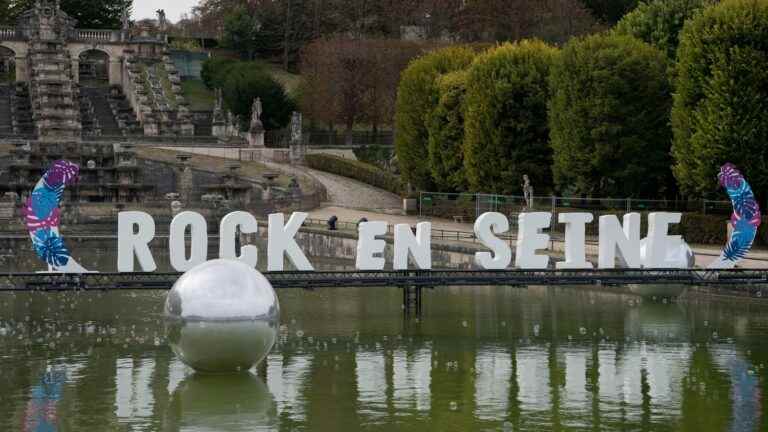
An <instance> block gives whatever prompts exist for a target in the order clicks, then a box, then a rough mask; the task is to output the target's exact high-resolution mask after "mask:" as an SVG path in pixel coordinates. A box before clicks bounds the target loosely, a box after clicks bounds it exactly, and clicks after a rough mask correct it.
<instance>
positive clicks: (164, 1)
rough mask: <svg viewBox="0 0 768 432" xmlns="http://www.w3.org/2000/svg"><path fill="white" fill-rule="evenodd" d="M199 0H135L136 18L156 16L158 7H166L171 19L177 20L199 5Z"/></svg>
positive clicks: (134, 10)
mask: <svg viewBox="0 0 768 432" xmlns="http://www.w3.org/2000/svg"><path fill="white" fill-rule="evenodd" d="M198 2H199V0H133V17H134V19H137V20H138V19H142V18H155V17H157V14H156V13H155V11H156V10H158V9H165V14H166V16H168V19H169V20H170V21H173V22H176V21H178V20H179V17H180V16H181V14H183V13H187V12H189V11H191V10H192V7H194V6H197V4H198Z"/></svg>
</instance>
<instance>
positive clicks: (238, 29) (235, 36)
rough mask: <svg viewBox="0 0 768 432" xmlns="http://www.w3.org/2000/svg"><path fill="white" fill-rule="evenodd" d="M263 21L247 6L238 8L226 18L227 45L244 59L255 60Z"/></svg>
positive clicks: (224, 41) (225, 39) (224, 42)
mask: <svg viewBox="0 0 768 432" xmlns="http://www.w3.org/2000/svg"><path fill="white" fill-rule="evenodd" d="M260 30H261V23H260V22H259V21H258V20H257V19H256V17H255V16H253V15H251V14H250V13H249V12H248V10H247V9H246V8H243V7H241V8H238V9H236V10H235V11H233V12H232V13H230V14H229V15H227V16H226V17H225V18H224V38H223V40H222V42H223V44H224V46H225V47H227V48H229V49H231V50H234V51H236V52H238V53H239V54H240V57H241V58H242V59H243V60H253V56H254V54H255V52H256V44H257V43H258V40H259V31H260Z"/></svg>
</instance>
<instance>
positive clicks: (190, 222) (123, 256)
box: [25, 161, 761, 273]
mask: <svg viewBox="0 0 768 432" xmlns="http://www.w3.org/2000/svg"><path fill="white" fill-rule="evenodd" d="M78 174H79V167H78V166H77V165H75V164H72V163H70V162H67V161H58V162H55V163H54V164H53V165H52V166H51V168H50V169H49V170H48V172H46V173H45V175H44V176H43V178H42V179H41V180H40V182H39V183H38V184H37V186H36V187H35V189H34V191H33V192H32V194H31V196H30V197H29V199H28V200H27V203H26V206H25V221H26V225H27V228H28V230H29V233H30V237H31V239H32V243H33V246H34V248H35V251H36V253H37V255H38V256H39V257H40V259H42V260H43V261H44V262H45V263H47V264H48V269H49V271H52V272H61V273H83V272H87V271H88V270H86V269H84V268H83V267H82V266H80V265H79V264H78V263H77V262H76V261H75V260H74V259H73V258H72V257H71V254H70V252H69V250H68V249H67V248H66V246H65V245H64V242H63V238H62V236H61V234H60V232H59V220H60V210H59V205H60V201H61V197H62V194H63V190H64V187H65V186H67V185H71V184H74V183H76V182H77V179H78ZM718 178H719V182H720V185H721V186H723V187H725V188H726V190H727V191H728V194H729V196H730V197H731V200H732V202H733V207H734V213H733V216H732V217H731V222H730V223H731V226H732V228H733V229H732V234H731V236H730V239H729V243H728V245H727V246H726V248H725V249H724V250H723V253H722V254H721V256H720V258H719V259H718V260H717V261H716V262H715V263H714V264H713V265H712V267H716V268H729V267H733V266H735V265H736V263H737V262H738V261H739V260H741V259H743V258H744V257H745V256H746V254H747V252H748V251H749V250H750V248H751V246H752V243H753V242H754V238H755V235H756V233H757V228H758V226H759V225H760V220H761V219H760V209H759V206H758V205H757V202H756V200H755V197H754V194H753V192H752V189H751V188H750V186H749V184H748V183H747V181H746V180H745V179H744V177H743V176H742V175H741V173H740V172H739V171H738V170H737V169H736V168H735V167H734V166H733V165H731V164H726V165H724V166H723V167H722V169H721V170H720V174H719V176H718ZM681 217H682V215H681V214H680V213H651V214H649V215H648V231H647V236H646V237H645V238H642V236H641V215H640V214H639V213H629V214H626V215H624V217H623V220H619V218H618V217H617V216H614V215H607V216H601V217H600V218H599V219H598V221H597V223H598V225H599V240H598V245H599V246H598V260H597V267H598V268H601V269H612V268H616V266H617V261H621V263H622V267H626V268H632V269H639V268H687V267H688V266H689V263H688V262H687V260H685V259H680V257H679V256H677V257H676V255H679V254H675V253H674V251H679V250H680V249H681V248H684V247H686V246H685V242H684V240H683V239H682V238H681V237H680V236H677V235H670V234H669V231H670V227H671V226H672V225H675V224H678V223H680V220H681ZM306 218H307V214H305V213H294V214H293V215H292V216H291V217H290V218H289V219H288V221H286V220H285V216H284V215H283V214H273V215H270V216H269V219H268V226H267V250H266V260H267V268H268V270H269V271H282V270H284V262H285V258H287V259H288V260H289V261H290V262H291V263H292V264H293V266H294V267H295V268H296V269H297V270H300V271H313V270H314V268H313V267H312V264H311V263H310V262H309V260H308V259H307V257H306V256H305V255H304V253H303V252H302V251H301V249H300V248H299V245H298V244H297V243H296V241H295V236H296V234H297V233H298V232H299V229H300V228H301V226H302V224H303V222H304V220H305V219H306ZM593 222H594V216H593V215H592V214H590V213H561V214H559V215H558V218H557V220H553V215H552V213H546V212H536V213H521V214H520V215H519V216H518V231H517V242H516V246H515V254H514V263H513V262H512V261H513V254H512V247H511V246H510V245H509V244H508V243H507V242H505V241H504V240H502V239H500V238H499V237H498V236H499V235H500V234H504V233H507V232H509V230H510V223H509V219H508V218H507V217H506V216H505V215H503V214H500V213H486V214H483V215H482V216H480V217H479V218H478V219H477V221H476V222H475V225H474V231H475V235H476V236H477V239H478V241H479V242H480V243H481V244H483V245H484V246H486V247H487V248H488V249H489V251H488V252H478V253H477V254H476V255H475V261H476V263H477V265H478V266H479V267H481V268H483V269H487V270H501V269H507V268H510V267H511V266H512V265H513V264H514V266H515V267H517V268H519V269H524V270H543V269H547V268H550V260H551V257H550V256H549V255H547V254H546V253H544V252H543V251H544V250H546V249H547V248H548V246H549V243H550V240H551V239H550V236H549V234H547V233H546V231H547V230H548V229H550V228H551V227H552V226H553V224H555V223H559V224H564V225H565V260H564V261H562V262H557V263H555V268H557V269H592V268H593V267H594V265H593V264H592V263H591V262H589V261H587V258H586V255H587V254H586V238H585V237H586V236H585V232H586V229H585V228H586V225H587V224H589V223H593ZM431 228H432V225H431V224H430V223H429V222H422V223H419V224H418V225H417V226H416V230H415V232H413V231H412V229H411V227H410V226H409V225H406V224H402V225H396V226H395V230H394V254H393V256H394V258H393V263H392V266H393V268H394V269H395V270H407V269H408V268H409V257H410V258H412V260H413V263H414V264H415V266H416V267H417V268H419V269H422V270H430V269H432V253H431V237H432V236H431ZM238 231H239V232H242V233H245V234H255V233H258V232H259V225H258V221H257V220H256V218H255V217H254V216H253V215H251V214H249V213H246V212H240V211H239V212H234V213H231V214H229V215H227V216H225V217H224V218H223V219H222V221H221V225H220V227H219V233H220V241H219V258H222V259H233V260H237V261H240V262H242V263H245V264H247V265H249V266H253V267H255V266H256V264H257V263H258V261H259V259H260V256H261V253H263V252H264V251H259V250H258V249H257V247H256V246H254V245H245V246H242V247H241V248H240V249H239V250H237V248H236V241H235V239H236V236H237V235H238ZM169 232H170V239H169V249H170V250H169V252H170V264H171V266H172V267H173V268H174V269H176V270H177V271H180V272H185V271H188V270H190V269H192V268H194V267H195V266H197V265H199V264H202V263H204V262H206V261H207V260H208V259H209V257H208V225H207V222H206V220H205V219H204V218H203V216H202V215H200V214H198V213H195V212H191V211H187V212H183V213H180V214H178V215H177V216H176V217H175V218H174V219H173V221H172V222H171V225H170V230H169ZM187 232H189V233H190V235H191V241H190V242H189V243H190V246H189V248H187ZM386 234H387V223H386V222H365V223H361V224H360V225H359V240H358V244H357V258H356V266H357V269H358V270H373V271H375V270H384V268H385V266H386V264H387V263H386V262H385V258H384V250H385V247H386V241H385V240H384V239H383V238H382V237H383V236H385V235H386ZM154 236H155V222H154V220H153V218H152V216H151V215H149V214H147V213H144V212H139V211H127V212H121V213H120V214H119V215H118V263H117V267H118V271H120V272H135V271H142V272H153V271H155V270H156V269H157V264H156V262H155V259H154V257H153V255H152V251H151V249H150V242H151V241H152V239H153V238H154ZM188 249H189V250H188ZM136 261H138V264H139V267H140V268H139V269H137V268H136V267H135V262H136Z"/></svg>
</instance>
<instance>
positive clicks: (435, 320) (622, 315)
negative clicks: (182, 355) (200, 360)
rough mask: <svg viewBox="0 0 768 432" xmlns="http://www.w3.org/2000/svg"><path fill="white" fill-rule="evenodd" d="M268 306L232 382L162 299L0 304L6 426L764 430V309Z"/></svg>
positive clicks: (329, 298)
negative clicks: (254, 363) (195, 363)
mask: <svg viewBox="0 0 768 432" xmlns="http://www.w3.org/2000/svg"><path fill="white" fill-rule="evenodd" d="M279 294H280V297H281V298H280V301H281V304H282V305H283V308H284V311H285V313H284V316H283V318H282V322H281V325H280V327H279V334H278V340H277V345H276V347H275V348H274V349H273V350H272V352H271V353H270V354H269V356H268V357H267V359H266V361H265V363H264V364H263V366H262V367H260V368H258V369H256V370H254V371H252V373H251V374H245V375H240V376H237V377H231V378H223V377H217V376H213V377H201V376H197V375H194V374H192V373H191V372H190V371H189V370H188V369H187V368H186V367H185V366H183V365H182V363H181V362H180V361H179V360H178V359H177V358H176V357H175V356H174V354H173V353H172V351H171V350H170V348H169V347H168V341H167V340H166V339H165V335H164V329H163V326H164V321H163V314H162V308H163V301H164V293H138V294H132V293H103V294H97V293H90V294H87V295H86V294H55V295H52V294H47V295H43V294H7V295H6V294H4V295H0V370H2V374H0V388H2V389H3V391H2V392H0V430H3V431H4V430H9V431H14V430H40V428H41V427H49V429H48V430H60V431H80V430H163V431H174V430H191V431H200V430H219V431H226V430H258V429H262V430H286V431H287V430H297V429H312V430H329V431H335V430H359V429H363V428H365V429H374V430H376V429H380V430H393V429H397V430H414V431H417V430H418V431H423V430H515V431H519V430H566V429H567V430H573V429H577V430H578V429H582V430H583V429H591V430H626V429H632V430H647V431H659V430H661V431H664V430H669V431H673V430H675V431H676V430H690V431H709V430H712V431H715V430H716V431H722V430H731V431H761V430H766V429H767V428H768V421H767V420H766V416H765V415H763V412H764V411H765V409H764V408H765V407H766V398H765V397H764V395H765V394H766V390H767V389H766V385H767V384H768V380H767V379H766V377H767V376H768V374H766V371H765V369H764V366H765V364H766V360H768V339H767V338H766V336H768V318H767V317H768V314H766V308H765V307H764V306H759V305H754V304H743V303H742V304H739V303H730V302H720V301H715V300H705V301H704V300H703V301H689V302H685V303H679V304H672V303H669V304H664V303H653V302H647V301H646V302H640V301H639V299H637V298H635V297H632V296H624V295H615V294H605V293H599V292H593V291H580V290H573V289H558V288H552V289H543V288H536V289H530V290H526V289H514V288H504V287H494V288H486V287H479V288H467V289H446V290H441V289H438V290H435V291H430V292H428V294H427V297H426V298H425V313H424V316H423V317H422V318H421V319H420V320H418V321H416V320H410V321H405V320H404V319H403V318H402V315H401V310H400V303H399V301H400V298H401V294H400V292H399V291H397V290H395V289H392V290H390V289H377V290H364V289H349V290H346V289H345V290H318V291H316V292H303V291H301V292H300V291H285V292H281V293H279ZM257 375H258V376H257Z"/></svg>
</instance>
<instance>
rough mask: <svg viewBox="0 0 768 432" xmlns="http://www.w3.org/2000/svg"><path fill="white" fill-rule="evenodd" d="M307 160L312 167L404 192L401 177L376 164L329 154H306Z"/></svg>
mask: <svg viewBox="0 0 768 432" xmlns="http://www.w3.org/2000/svg"><path fill="white" fill-rule="evenodd" d="M305 162H306V164H307V166H308V167H310V168H312V169H316V170H320V171H325V172H328V173H331V174H336V175H340V176H342V177H349V178H351V179H355V180H358V181H360V182H363V183H365V184H369V185H371V186H375V187H377V188H379V189H384V190H386V191H389V192H392V193H394V194H398V195H402V193H403V185H402V183H401V181H400V179H399V178H398V177H397V176H395V175H392V174H390V173H389V172H387V171H384V170H383V169H381V168H379V167H377V166H375V165H371V164H368V163H365V162H360V161H356V160H351V159H344V158H341V157H338V156H333V155H327V154H310V155H306V157H305Z"/></svg>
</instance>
